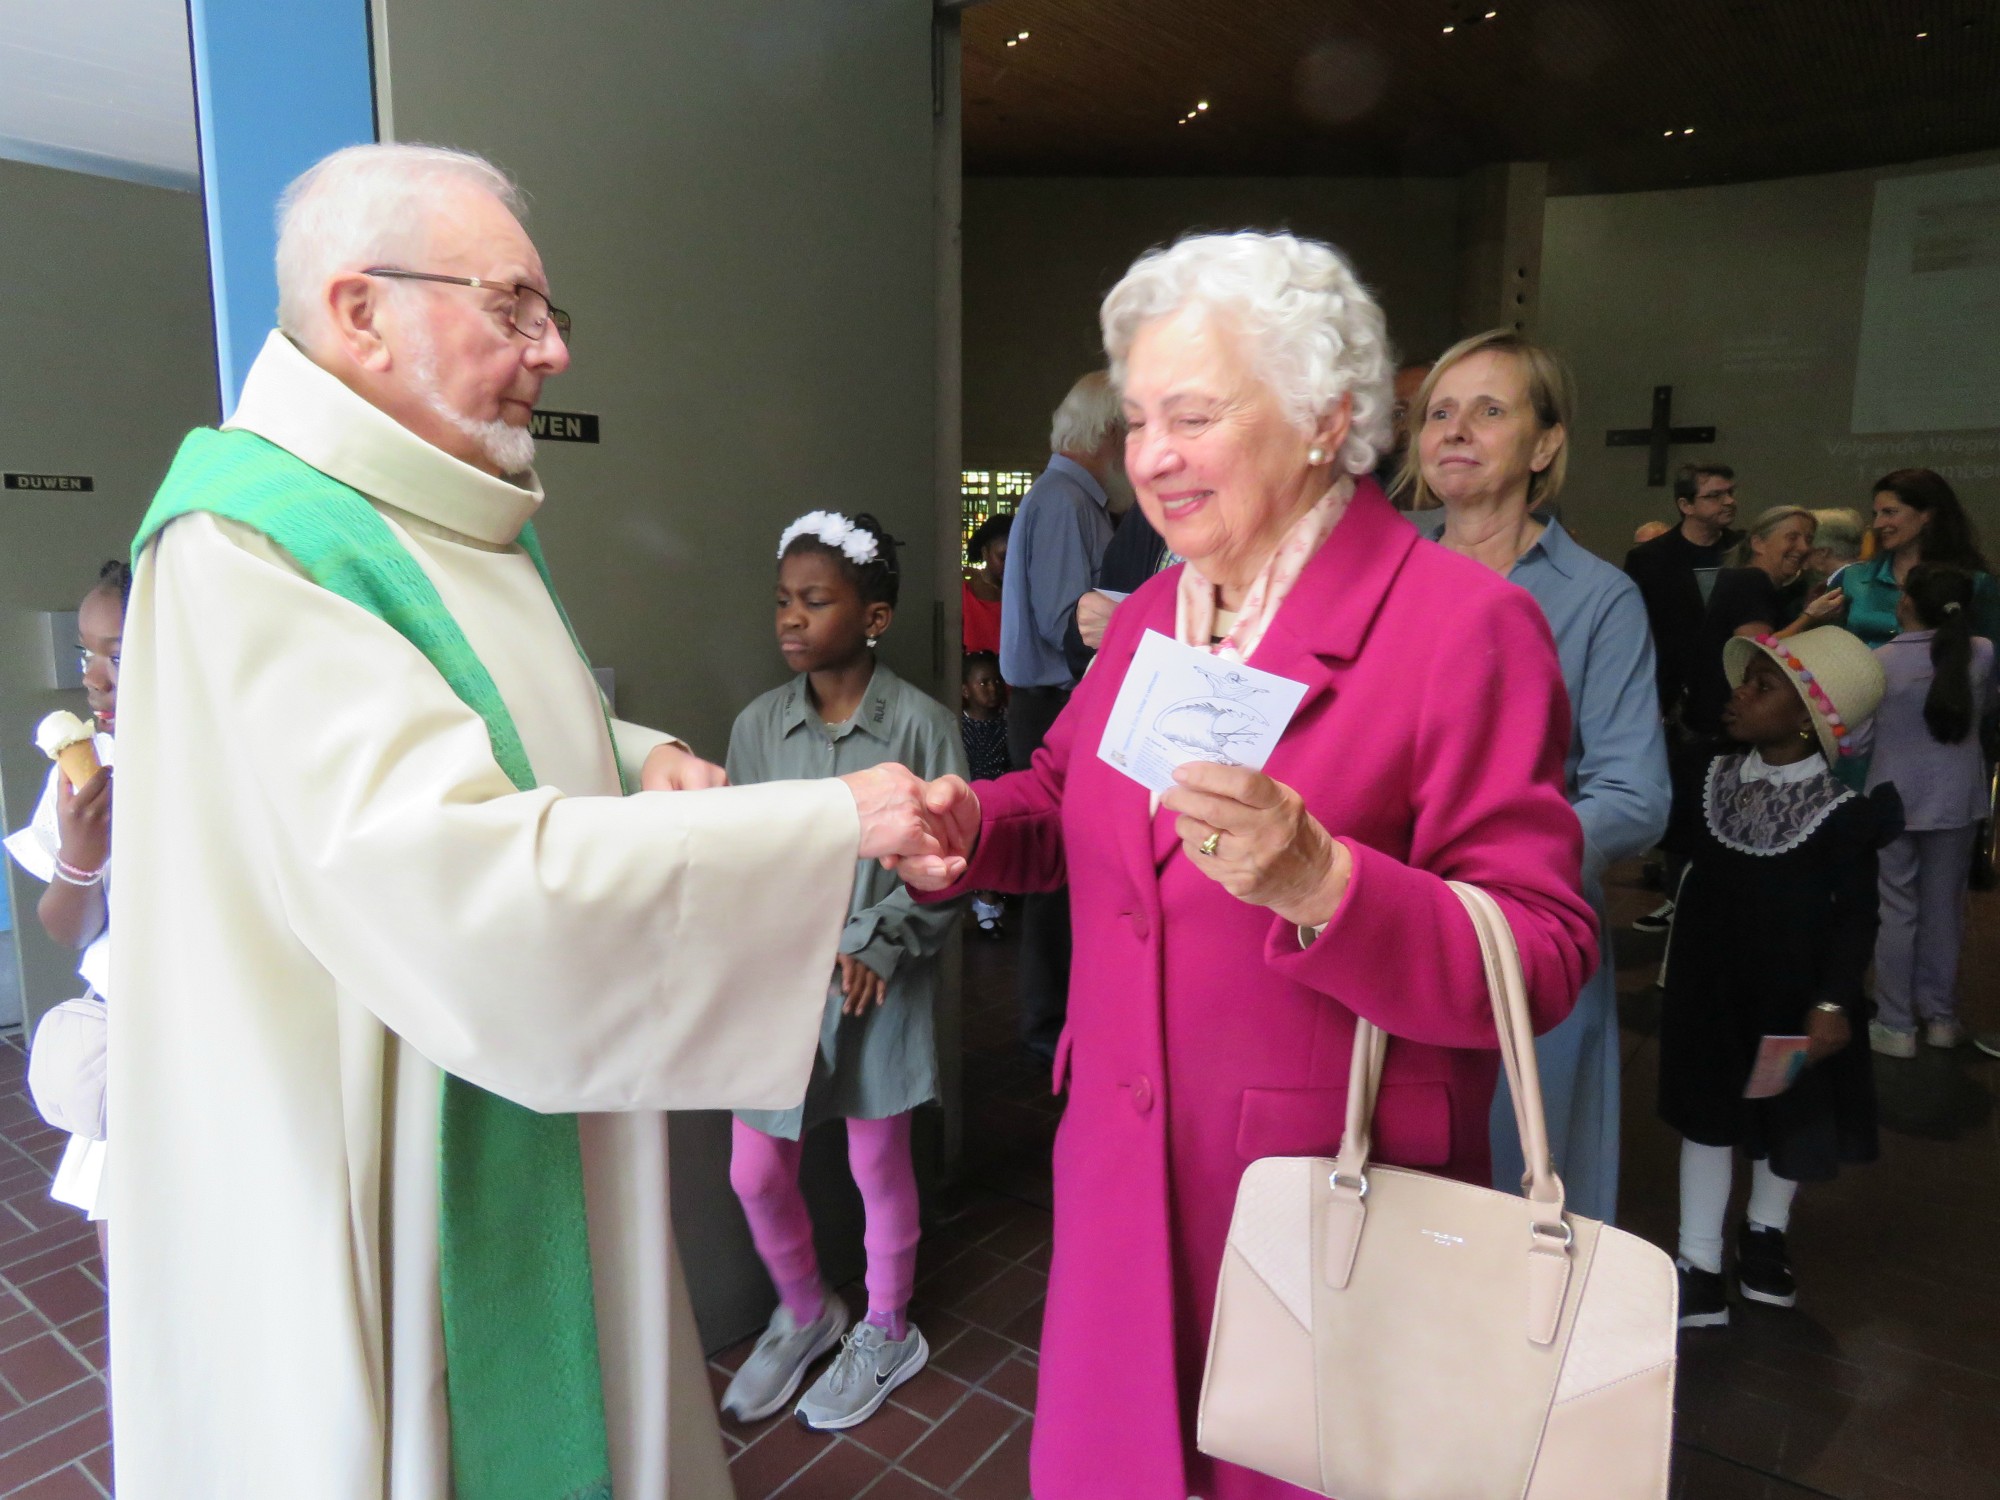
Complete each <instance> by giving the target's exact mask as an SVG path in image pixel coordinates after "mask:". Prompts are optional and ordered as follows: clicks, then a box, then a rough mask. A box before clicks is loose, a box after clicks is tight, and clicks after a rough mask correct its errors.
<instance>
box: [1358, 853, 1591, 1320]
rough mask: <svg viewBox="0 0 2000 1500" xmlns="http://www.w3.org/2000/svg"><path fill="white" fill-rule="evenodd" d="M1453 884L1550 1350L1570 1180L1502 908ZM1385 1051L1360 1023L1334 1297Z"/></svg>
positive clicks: (1563, 1271)
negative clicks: (1513, 1135)
mask: <svg viewBox="0 0 2000 1500" xmlns="http://www.w3.org/2000/svg"><path fill="white" fill-rule="evenodd" d="M1450 884H1451V889H1452V893H1453V894H1454V895H1456V896H1457V897H1458V899H1459V900H1460V901H1461V902H1462V903H1463V904H1464V906H1465V910H1466V915H1467V916H1468V917H1469V918H1470V919H1471V921H1472V929H1473V932H1474V933H1475V934H1476V935H1477V936H1478V938H1479V951H1480V956H1481V957H1482V958H1483V959H1484V961H1485V968H1486V987H1487V992H1488V994H1489V996H1490V997H1491V1000H1492V1003H1493V1030H1494V1034H1495V1036H1496V1038H1497V1039H1498V1043H1499V1051H1500V1065H1501V1067H1502V1068H1503V1069H1504V1070H1505V1071H1506V1075H1507V1085H1508V1088H1509V1090H1510V1091H1511V1092H1512V1094H1513V1097H1514V1123H1515V1126H1516V1128H1517V1129H1518V1130H1519V1131H1520V1135H1521V1155H1522V1159H1523V1160H1524V1161H1525V1162H1526V1163H1527V1171H1526V1172H1525V1173H1524V1174H1523V1175H1522V1179H1521V1186H1522V1190H1523V1191H1524V1192H1525V1194H1526V1195H1527V1197H1528V1199H1529V1200H1530V1201H1531V1202H1533V1203H1535V1204H1536V1205H1538V1209H1537V1212H1536V1213H1535V1216H1534V1218H1533V1220H1532V1221H1531V1223H1530V1225H1529V1246H1528V1256H1529V1261H1528V1264H1529V1298H1528V1309H1527V1312H1528V1336H1529V1338H1531V1339H1532V1340H1534V1342H1536V1343H1538V1344H1546V1343H1548V1342H1550V1341H1551V1340H1552V1339H1553V1338H1554V1337H1555V1334H1556V1329H1557V1326H1558V1324H1559V1322H1560V1320H1561V1315H1562V1306H1563V1302H1564V1299H1565V1297H1566V1295H1567V1291H1568V1285H1569V1268H1570V1261H1569V1253H1568V1252H1569V1245H1570V1240H1571V1231H1570V1229H1569V1226H1568V1225H1567V1224H1566V1223H1565V1222H1564V1220H1563V1198H1564V1193H1563V1185H1562V1179H1561V1178H1560V1177H1558V1176H1557V1175H1556V1171H1555V1167H1554V1164H1553V1163H1552V1161H1551V1160H1550V1155H1549V1128H1548V1120H1547V1116H1546V1115H1545V1113H1544V1111H1543V1107H1542V1079H1541V1072H1540V1069H1539V1068H1538V1067H1537V1066H1536V1061H1535V1032H1534V1025H1533V1022H1532V1021H1531V1020H1530V1018H1529V1013H1528V986H1527V981H1526V980H1525V978H1524V977H1523V976H1522V973H1521V954H1520V949H1519V948H1518V947H1517V946H1516V944H1515V942H1514V933H1513V929H1512V928H1510V927H1509V926H1508V925H1507V918H1506V915H1505V914H1504V913H1503V912H1502V911H1501V910H1500V905H1499V903H1498V902H1496V901H1495V900H1494V899H1493V898H1492V896H1490V895H1488V894H1487V893H1486V892H1485V891H1483V890H1481V889H1479V887H1477V886H1473V885H1466V884H1463V883H1461V882H1459V881H1452V882H1451V883H1450ZM1387 1049H1388V1036H1387V1033H1385V1032H1384V1031H1383V1030H1382V1029H1381V1028H1380V1027H1379V1026H1377V1025H1375V1023H1374V1022H1372V1021H1369V1020H1366V1019H1357V1020H1356V1023H1355V1029H1354V1055H1353V1059H1352V1061H1351V1062H1350V1063H1349V1067H1348V1086H1347V1126H1346V1130H1345V1131H1344V1132H1343V1134H1342V1136H1341V1141H1340V1153H1339V1155H1338V1157H1337V1158H1336V1159H1335V1162H1334V1169H1333V1178H1332V1182H1331V1189H1332V1196H1331V1198H1330V1199H1329V1201H1328V1204H1327V1210H1326V1212H1327V1221H1326V1232H1325V1235H1324V1241H1323V1256H1322V1265H1321V1273H1322V1275H1323V1276H1324V1277H1325V1279H1326V1282H1327V1284H1328V1285H1329V1286H1332V1287H1335V1288H1344V1287H1345V1286H1346V1285H1347V1283H1348V1279H1349V1277H1350V1276H1351V1275H1352V1273H1353V1269H1354V1257H1355V1255H1356V1253H1357V1252H1358V1251H1359V1249H1360V1244H1361V1230H1362V1226H1363V1224H1364V1223H1365V1221H1366V1217H1367V1210H1366V1204H1365V1200H1366V1199H1367V1196H1368V1160H1369V1154H1370V1151H1371V1149H1372V1139H1371V1138H1372V1134H1373V1126H1374V1120H1375V1103H1376V1097H1377V1095H1378V1094H1379V1093H1380V1091H1381V1086H1382V1065H1383V1059H1384V1057H1385V1055H1386V1053H1387Z"/></svg>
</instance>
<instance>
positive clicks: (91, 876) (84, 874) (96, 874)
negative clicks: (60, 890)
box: [56, 855, 104, 888]
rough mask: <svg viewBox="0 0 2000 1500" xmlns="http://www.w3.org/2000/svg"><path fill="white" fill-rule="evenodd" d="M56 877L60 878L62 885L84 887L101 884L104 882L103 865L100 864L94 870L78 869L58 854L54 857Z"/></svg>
mask: <svg viewBox="0 0 2000 1500" xmlns="http://www.w3.org/2000/svg"><path fill="white" fill-rule="evenodd" d="M56 879H58V880H60V881H61V882H62V883H63V884H64V885H73V886H78V887H84V888H88V887H90V886H93V885H101V884H103V882H104V867H103V866H102V865H100V866H99V867H98V868H96V869H95V870H80V869H78V868H77V867H76V866H75V865H73V864H71V863H70V862H69V861H68V860H66V859H64V858H62V857H61V856H60V855H58V856H57V857H56Z"/></svg>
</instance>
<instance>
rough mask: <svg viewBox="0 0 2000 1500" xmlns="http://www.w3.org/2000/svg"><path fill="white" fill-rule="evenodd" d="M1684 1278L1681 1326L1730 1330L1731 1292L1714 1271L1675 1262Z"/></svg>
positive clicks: (1682, 1281) (1676, 1267)
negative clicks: (1728, 1328)
mask: <svg viewBox="0 0 2000 1500" xmlns="http://www.w3.org/2000/svg"><path fill="white" fill-rule="evenodd" d="M1674 1267H1675V1269H1676V1270H1678V1271H1679V1272H1680V1275H1681V1327H1683V1328H1727V1327H1728V1326H1729V1289H1728V1288H1727V1287H1725V1286H1724V1285H1723V1284H1722V1278H1721V1277H1720V1276H1718V1275H1717V1274H1716V1273H1715V1272H1713V1271H1704V1270H1702V1269H1700V1268H1699V1267H1697V1266H1691V1265H1689V1264H1688V1263H1687V1262H1686V1261H1684V1260H1682V1261H1676V1262H1674Z"/></svg>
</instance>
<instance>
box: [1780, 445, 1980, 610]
mask: <svg viewBox="0 0 2000 1500" xmlns="http://www.w3.org/2000/svg"><path fill="white" fill-rule="evenodd" d="M1875 540H1876V543H1877V544H1878V548H1877V551H1876V554H1875V556H1874V557H1873V558H1871V559H1869V560H1868V561H1867V562H1865V563H1855V564H1853V565H1852V566H1850V567H1846V568H1843V569H1841V571H1840V574H1839V576H1838V579H1837V585H1838V594H1839V598H1838V599H1835V598H1833V597H1831V596H1830V595H1828V596H1822V597H1821V598H1820V599H1819V600H1816V601H1815V602H1814V606H1813V608H1812V610H1811V613H1812V614H1814V615H1815V616H1816V617H1818V618H1820V619H1822V620H1824V619H1838V618H1839V614H1840V605H1841V603H1842V602H1843V601H1844V602H1845V604H1846V606H1847V618H1846V619H1845V620H1844V621H1842V622H1841V623H1843V624H1845V625H1846V626H1847V628H1848V629H1849V630H1851V631H1853V632H1854V633H1855V634H1856V635H1858V636H1860V637H1861V639H1862V640H1864V641H1866V642H1867V643H1868V644H1869V645H1870V646H1881V645H1885V644H1887V642H1888V641H1889V640H1890V639H1891V638H1892V637H1893V636H1894V635H1895V634H1896V632H1897V631H1898V630H1900V629H1901V628H1902V627H1901V626H1899V625H1898V624H1897V623H1896V606H1897V604H1898V603H1900V602H1901V600H1902V597H1903V580H1904V579H1905V578H1908V577H1909V576H1910V569H1912V568H1914V567H1915V566H1916V565H1917V564H1918V563H1920V562H1930V563H1945V564H1948V565H1949V566H1951V567H1954V568H1963V569H1964V570H1965V571H1966V572H1968V573H1970V574H1972V616H1973V625H1972V633H1973V634H1974V635H1983V636H1985V637H1986V638H1987V639H1988V640H1995V639H2000V584H1996V583H1995V582H1994V579H1993V571H1992V569H1990V568H1988V567H1987V566H1986V558H1985V555H1984V554H1983V553H1981V552H1980V550H1979V538H1978V536H1977V535H1976V534H1975V533H1974V531H1973V529H1972V522H1971V520H1970V518H1968V517H1967V515H1966V514H1965V507H1964V506H1962V505H1960V504H1959V503H1958V496H1957V494H1956V493H1954V492H1953V490H1952V487H1951V485H1950V484H1949V483H1948V482H1947V481H1946V480H1945V478H1944V476H1943V475H1941V474H1939V473H1937V472H1936V471H1935V470H1932V469H1897V470H1895V471H1894V472H1893V473H1889V474H1884V475H1883V476H1882V477H1881V478H1880V479H1878V480H1876V481H1875Z"/></svg>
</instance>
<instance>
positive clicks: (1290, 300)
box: [1098, 229, 1396, 474]
mask: <svg viewBox="0 0 2000 1500" xmlns="http://www.w3.org/2000/svg"><path fill="white" fill-rule="evenodd" d="M1194 305H1199V306H1202V307H1205V308H1208V309H1210V310H1212V311H1213V312H1216V313H1218V314H1221V315H1223V316H1225V317H1228V318H1230V319H1231V320H1232V321H1233V322H1234V323H1235V325H1236V327H1237V328H1238V329H1239V330H1241V332H1242V333H1243V335H1244V337H1245V338H1247V339H1248V340H1249V343H1250V349H1251V358H1252V363H1253V367H1254V368H1255V369H1256V370H1257V372H1258V374H1259V375H1260V376H1261V377H1262V378H1263V381H1264V384H1265V385H1266V386H1267V387H1269V389H1270V390H1271V393H1272V394H1273V395H1275V396H1276V397H1277V398H1278V402H1279V404H1280V405H1281V406H1282V407H1283V408H1284V412H1285V415H1286V417H1287V418H1288V419H1289V420H1290V421H1291V423H1292V425H1293V426H1295V427H1297V428H1298V429H1299V430H1300V431H1301V432H1311V431H1312V430H1313V428H1314V427H1316V426H1317V425H1318V424H1319V422H1320V421H1321V419H1322V418H1324V417H1325V415H1326V414H1327V412H1329V411H1330V410H1332V408H1333V407H1334V405H1335V404H1336V403H1338V402H1339V400H1340V398H1341V397H1342V396H1347V397H1349V398H1350V399H1351V400H1352V402H1353V420H1352V424H1351V425H1350V426H1349V428H1348V431H1347V440H1346V441H1345V442H1344V443H1342V444H1341V446H1340V452H1339V453H1338V454H1336V455H1335V456H1334V464H1335V466H1336V467H1338V468H1342V469H1345V470H1346V471H1347V472H1349V473H1350V474H1365V473H1367V472H1368V471H1369V470H1371V469H1373V468H1374V467H1375V463H1376V460H1377V459H1378V458H1379V457H1380V456H1381V455H1382V454H1383V453H1384V452H1385V451H1387V449H1388V446H1389V439H1390V407H1391V404H1392V402H1393V399H1394V396H1393V390H1392V383H1393V381H1394V379H1395V373H1396V369H1395V356H1394V354H1393V353H1392V352H1391V350H1390V348H1389V335H1388V330H1387V327H1386V324H1385V322H1384V319H1383V317H1382V309H1381V308H1380V307H1379V306H1377V305H1376V302H1375V299H1374V298H1373V297H1371V296H1369V294H1368V289H1367V288H1366V287H1364V286H1363V285H1362V284H1361V282H1360V281H1359V280H1358V279H1357V278H1356V277H1355V274H1354V269H1353V267H1351V266H1349V265H1348V263H1347V260H1346V257H1344V256H1343V255H1342V254H1341V253H1340V252H1339V251H1338V250H1335V249H1334V248H1333V247H1332V246H1331V245H1323V244H1321V243H1320V242H1319V241H1318V240H1306V239H1300V238H1299V237H1298V236H1296V235H1290V234H1265V233H1262V232H1260V231H1257V230H1251V229H1245V230H1240V231H1238V232H1237V233H1234V234H1191V235H1188V236H1186V237H1184V238H1183V239H1181V240H1179V241H1178V242H1176V243H1175V244H1173V245H1171V246H1169V247H1167V248H1164V249H1159V250H1149V251H1147V252H1146V253H1145V254H1144V255H1142V256H1140V257H1139V259H1138V260H1136V261H1134V262H1133V263H1132V269H1131V270H1129V271H1127V272H1126V273H1125V276H1124V279H1123V280H1121V281H1120V282H1119V283H1118V285H1116V286H1115V287H1113V288H1112V289H1111V294H1110V295H1109V296H1108V297H1106V298H1105V299H1104V307H1103V309H1102V310H1101V311H1100V313H1099V315H1098V318H1099V321H1100V322H1101V323H1102V324H1103V327H1104V352H1105V353H1106V354H1107V355H1109V356H1110V358H1111V379H1112V383H1113V384H1114V385H1117V386H1119V387H1120V388H1121V389H1122V388H1123V386H1124V384H1125V357H1126V355H1127V354H1128V353H1129V352H1130V351H1131V348H1132V340H1133V338H1134V337H1135V336H1136V335H1137V333H1138V331H1139V328H1140V326H1141V325H1142V324H1145V323H1149V322H1151V321H1152V320H1153V319H1155V318H1163V317H1167V316H1170V315H1171V314H1173V313H1177V312H1179V311H1180V310H1181V309H1182V308H1185V307H1189V306H1194Z"/></svg>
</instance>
